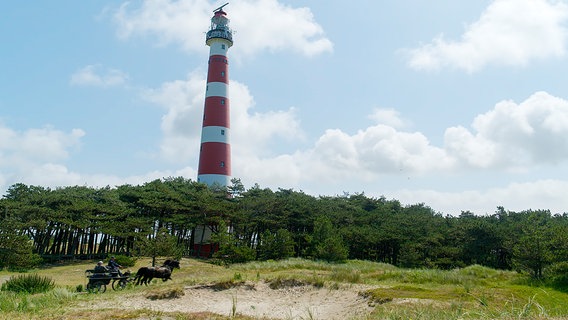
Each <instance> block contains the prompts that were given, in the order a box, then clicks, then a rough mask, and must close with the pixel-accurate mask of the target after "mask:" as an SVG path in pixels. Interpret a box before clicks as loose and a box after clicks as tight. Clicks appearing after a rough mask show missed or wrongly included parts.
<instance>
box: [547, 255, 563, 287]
mask: <svg viewBox="0 0 568 320" xmlns="http://www.w3.org/2000/svg"><path fill="white" fill-rule="evenodd" d="M545 277H546V279H547V282H548V283H550V285H551V286H552V287H554V288H556V289H558V290H560V291H564V292H566V291H568V261H563V262H558V263H555V264H553V265H551V266H550V267H548V268H547V269H546V270H545Z"/></svg>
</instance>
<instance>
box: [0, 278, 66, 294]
mask: <svg viewBox="0 0 568 320" xmlns="http://www.w3.org/2000/svg"><path fill="white" fill-rule="evenodd" d="M53 288H55V283H54V282H53V280H52V279H51V278H49V277H42V276H40V275H38V274H24V275H20V276H12V277H10V279H9V280H8V281H6V282H4V283H3V284H2V287H1V288H0V290H2V291H12V292H16V293H30V294H33V293H41V292H47V291H49V290H51V289H53Z"/></svg>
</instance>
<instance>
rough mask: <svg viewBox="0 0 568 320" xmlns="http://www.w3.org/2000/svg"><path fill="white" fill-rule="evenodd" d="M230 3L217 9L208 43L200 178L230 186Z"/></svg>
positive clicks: (212, 183) (212, 184)
mask: <svg viewBox="0 0 568 320" xmlns="http://www.w3.org/2000/svg"><path fill="white" fill-rule="evenodd" d="M227 4H228V3H226V4H224V5H222V6H221V7H219V8H217V9H215V10H214V11H213V13H214V15H213V17H212V18H211V27H210V29H209V31H208V32H207V35H206V38H205V43H206V44H207V45H208V46H209V48H210V49H209V67H208V69H207V86H206V90H205V106H204V110H203V126H202V129H201V147H200V151H199V167H198V170H197V181H198V182H202V183H205V184H207V185H209V186H214V185H217V186H219V187H226V186H228V185H229V182H230V179H231V144H230V136H231V132H230V107H229V106H230V103H229V60H228V59H227V51H228V50H229V48H230V47H231V46H232V45H233V33H232V31H231V29H230V28H229V19H228V18H227V13H226V12H225V11H223V7H225V6H226V5H227Z"/></svg>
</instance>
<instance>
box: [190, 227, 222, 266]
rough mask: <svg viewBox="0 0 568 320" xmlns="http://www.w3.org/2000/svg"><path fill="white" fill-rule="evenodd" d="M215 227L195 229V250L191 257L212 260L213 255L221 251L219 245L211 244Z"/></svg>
mask: <svg viewBox="0 0 568 320" xmlns="http://www.w3.org/2000/svg"><path fill="white" fill-rule="evenodd" d="M212 228H213V226H204V225H203V226H197V227H195V233H194V238H193V239H194V240H193V241H194V242H193V248H192V249H193V250H192V252H191V255H192V256H193V257H197V258H211V257H213V254H214V253H215V252H217V251H219V244H218V243H212V242H211V235H212V234H213V232H212Z"/></svg>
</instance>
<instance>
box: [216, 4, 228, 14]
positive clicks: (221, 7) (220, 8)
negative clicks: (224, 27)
mask: <svg viewBox="0 0 568 320" xmlns="http://www.w3.org/2000/svg"><path fill="white" fill-rule="evenodd" d="M228 4H229V3H228V2H227V3H225V4H224V5H222V6H220V7H219V8H217V9H215V10H213V12H217V11H223V7H224V6H226V5H228Z"/></svg>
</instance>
